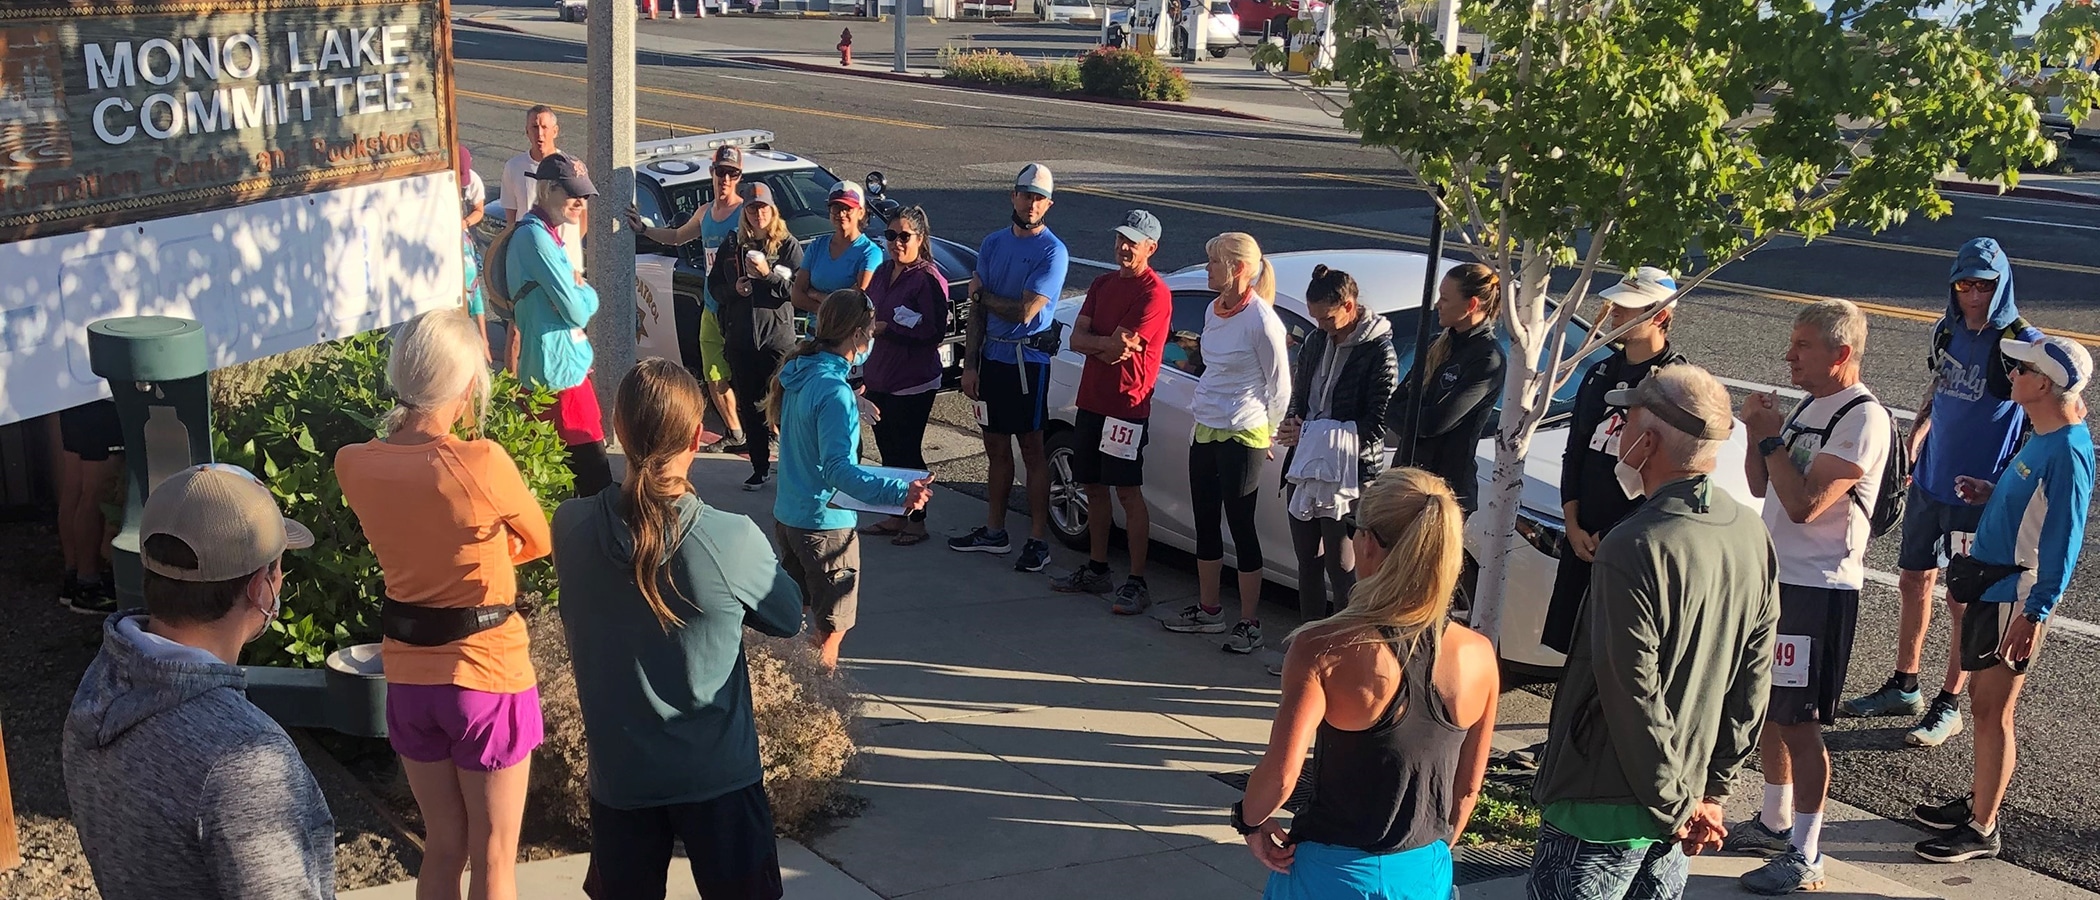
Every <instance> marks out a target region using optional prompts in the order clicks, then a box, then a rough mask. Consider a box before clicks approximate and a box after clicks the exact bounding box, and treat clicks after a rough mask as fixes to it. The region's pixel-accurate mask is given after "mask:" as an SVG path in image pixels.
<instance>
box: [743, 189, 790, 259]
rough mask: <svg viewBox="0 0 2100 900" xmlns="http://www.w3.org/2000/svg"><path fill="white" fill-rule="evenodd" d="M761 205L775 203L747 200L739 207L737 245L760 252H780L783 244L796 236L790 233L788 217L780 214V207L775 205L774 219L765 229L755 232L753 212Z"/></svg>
mask: <svg viewBox="0 0 2100 900" xmlns="http://www.w3.org/2000/svg"><path fill="white" fill-rule="evenodd" d="M761 206H773V204H770V203H753V202H751V201H749V200H746V201H744V202H743V203H742V204H741V205H739V206H738V207H737V211H736V243H737V246H738V247H741V248H743V249H745V250H756V251H758V252H760V253H766V254H773V253H778V252H780V247H781V245H782V244H785V243H786V242H788V241H790V240H793V239H794V236H793V235H791V234H789V233H788V226H787V218H786V217H785V216H782V215H781V214H780V208H779V207H777V206H776V207H773V221H772V222H771V223H770V224H768V225H767V226H766V227H765V230H764V231H758V232H756V233H754V226H752V225H751V214H752V212H754V211H756V210H757V209H758V208H759V207H761Z"/></svg>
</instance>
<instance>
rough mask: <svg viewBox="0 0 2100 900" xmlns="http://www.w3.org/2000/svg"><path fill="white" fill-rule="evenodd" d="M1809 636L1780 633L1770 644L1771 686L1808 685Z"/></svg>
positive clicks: (1793, 686)
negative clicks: (1775, 640) (1774, 641)
mask: <svg viewBox="0 0 2100 900" xmlns="http://www.w3.org/2000/svg"><path fill="white" fill-rule="evenodd" d="M1809 646H1810V645H1809V638H1808V635H1805V634H1782V635H1780V636H1779V641H1778V642H1777V643H1775V644H1773V645H1772V686H1773V687H1789V688H1796V687H1808V654H1809Z"/></svg>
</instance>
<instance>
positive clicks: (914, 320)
mask: <svg viewBox="0 0 2100 900" xmlns="http://www.w3.org/2000/svg"><path fill="white" fill-rule="evenodd" d="M890 318H892V319H895V320H896V322H897V324H899V325H902V326H904V327H906V328H916V327H918V325H919V323H920V322H921V321H924V320H925V317H924V316H921V315H919V311H918V310H916V309H912V308H911V307H908V306H899V307H897V309H896V311H894V312H892V313H890Z"/></svg>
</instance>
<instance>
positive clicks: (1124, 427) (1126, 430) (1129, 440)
mask: <svg viewBox="0 0 2100 900" xmlns="http://www.w3.org/2000/svg"><path fill="white" fill-rule="evenodd" d="M1144 437H1145V426H1144V425H1143V424H1141V423H1138V422H1125V421H1123V420H1122V419H1118V418H1116V417H1114V416H1106V417H1103V419H1102V421H1101V452H1103V453H1106V454H1108V455H1110V456H1113V457H1115V458H1117V459H1136V458H1138V444H1139V443H1140V442H1141V441H1143V440H1144Z"/></svg>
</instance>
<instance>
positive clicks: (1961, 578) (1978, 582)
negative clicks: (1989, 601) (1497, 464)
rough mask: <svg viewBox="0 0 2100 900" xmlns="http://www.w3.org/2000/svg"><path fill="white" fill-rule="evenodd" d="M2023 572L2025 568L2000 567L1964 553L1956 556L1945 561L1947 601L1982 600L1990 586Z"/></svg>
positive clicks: (1965, 601) (1971, 601)
mask: <svg viewBox="0 0 2100 900" xmlns="http://www.w3.org/2000/svg"><path fill="white" fill-rule="evenodd" d="M2025 571H2027V567H2026V566H2001V565H1997V564H1996V563H1987V562H1983V561H1980V560H1978V559H1977V558H1976V557H1973V556H1970V555H1968V554H1966V553H1963V554H1957V555H1956V556H1955V557H1954V558H1952V559H1949V560H1947V599H1949V600H1952V601H1954V602H1956V603H1975V602H1976V601H1978V600H1981V599H1983V592H1984V591H1987V590H1990V588H1991V585H1994V584H1997V583H1998V582H2000V581H2004V580H2005V579H2007V578H2011V577H2012V576H2014V575H2018V574H2020V573H2022V572H2025Z"/></svg>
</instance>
